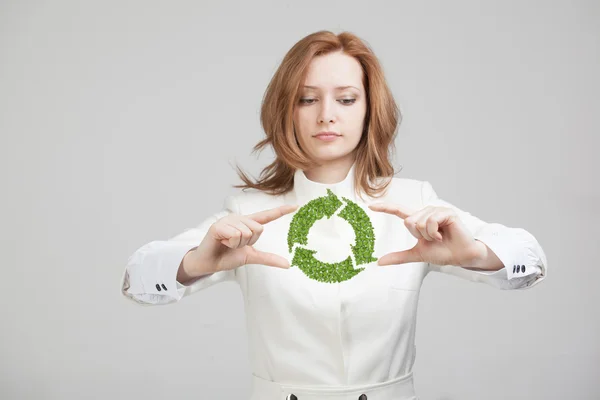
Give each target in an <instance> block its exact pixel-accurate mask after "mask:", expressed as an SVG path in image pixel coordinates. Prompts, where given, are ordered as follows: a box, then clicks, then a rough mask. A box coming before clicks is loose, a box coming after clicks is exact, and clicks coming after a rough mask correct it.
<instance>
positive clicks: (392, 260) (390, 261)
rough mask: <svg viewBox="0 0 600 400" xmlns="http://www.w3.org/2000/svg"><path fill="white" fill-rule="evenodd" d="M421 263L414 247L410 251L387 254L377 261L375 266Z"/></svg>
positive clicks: (420, 258)
mask: <svg viewBox="0 0 600 400" xmlns="http://www.w3.org/2000/svg"><path fill="white" fill-rule="evenodd" d="M421 261H423V258H422V257H421V255H420V254H419V252H418V251H417V250H416V246H415V247H413V248H412V249H408V250H402V251H396V252H393V253H388V254H386V255H385V256H383V257H380V258H379V260H377V265H395V264H406V263H411V262H421Z"/></svg>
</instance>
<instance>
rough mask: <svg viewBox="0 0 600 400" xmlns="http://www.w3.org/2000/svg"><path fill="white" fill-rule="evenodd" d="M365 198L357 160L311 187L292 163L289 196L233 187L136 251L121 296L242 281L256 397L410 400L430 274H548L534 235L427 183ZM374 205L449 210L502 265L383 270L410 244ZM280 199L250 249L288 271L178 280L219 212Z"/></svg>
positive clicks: (148, 301) (157, 297) (148, 296)
mask: <svg viewBox="0 0 600 400" xmlns="http://www.w3.org/2000/svg"><path fill="white" fill-rule="evenodd" d="M363 197H364V198H365V201H363V200H362V199H361V198H360V197H358V196H356V195H355V193H354V165H353V166H352V168H351V169H350V172H349V174H348V175H347V177H346V178H345V179H344V180H343V181H341V182H339V183H336V184H322V183H317V182H313V181H311V180H309V179H308V178H307V177H306V175H305V174H304V172H303V171H301V170H297V171H296V173H295V175H294V190H293V191H291V192H289V193H287V194H285V195H280V196H272V195H268V194H266V193H263V192H260V191H257V190H245V191H244V190H240V192H239V193H237V194H235V195H232V196H229V197H227V198H226V199H225V204H224V209H223V210H221V211H219V212H217V213H215V214H213V215H212V216H210V217H209V218H207V219H205V220H204V221H203V222H202V223H201V224H200V225H199V226H197V227H196V228H192V229H189V230H186V231H185V232H182V233H181V234H179V235H177V236H175V237H173V238H171V239H169V240H156V241H152V242H150V243H147V244H145V245H144V246H142V247H140V248H139V249H137V250H136V251H135V252H134V253H133V254H132V255H131V257H130V258H129V260H128V263H127V266H126V268H125V271H124V273H123V276H122V281H121V293H122V294H123V295H124V296H125V297H126V298H127V299H130V300H132V301H134V302H135V303H136V304H139V305H143V306H148V305H164V304H170V303H176V302H178V301H181V299H182V298H183V297H186V296H189V295H191V294H193V293H196V292H198V291H200V290H202V289H205V288H207V287H209V286H212V285H214V284H217V283H220V282H225V281H233V282H237V284H239V288H240V289H241V292H242V295H243V298H244V306H245V311H246V321H247V332H248V346H249V352H250V353H249V354H250V365H251V367H252V393H251V397H250V398H251V400H288V399H289V400H294V399H295V400H322V399H323V398H326V399H328V400H342V399H343V400H367V399H372V400H383V399H389V400H408V399H417V397H416V394H415V392H414V385H413V376H412V368H413V364H414V361H415V354H416V352H415V351H416V348H415V345H414V342H415V327H416V313H417V303H418V297H419V291H420V288H421V284H422V282H423V279H424V278H425V276H427V274H428V273H429V272H430V271H436V272H443V273H447V274H451V275H456V276H459V277H461V278H464V279H468V280H470V281H473V282H481V283H485V284H488V285H492V286H494V287H496V288H498V289H527V288H531V287H533V286H534V285H536V284H538V283H539V282H541V281H542V280H543V279H544V278H545V277H546V268H547V266H546V264H547V263H546V256H545V254H544V251H543V250H542V248H541V247H540V245H539V243H538V242H537V240H536V239H535V238H534V236H532V235H531V234H530V233H529V232H527V231H525V230H524V229H521V228H510V227H506V226H504V225H501V224H498V223H486V222H484V221H482V220H480V219H478V218H476V217H475V216H473V215H471V214H470V213H468V212H465V211H462V210H460V209H458V208H457V207H455V206H453V205H452V204H450V203H448V202H445V201H443V200H441V199H439V198H438V197H437V196H436V193H435V191H434V190H433V188H432V186H431V184H430V183H429V182H427V181H418V180H413V179H406V178H393V181H392V182H391V183H390V187H389V189H388V192H387V194H386V195H385V196H383V197H380V198H377V199H374V198H370V197H368V196H366V195H363ZM381 201H383V202H392V203H397V204H403V205H405V206H407V207H409V208H412V209H414V210H418V209H421V208H423V207H425V206H427V205H437V206H445V207H452V208H454V209H455V210H456V211H457V212H458V214H459V217H460V218H461V220H462V221H463V222H464V224H465V226H466V227H467V228H468V229H469V230H470V231H471V232H472V234H473V235H474V237H475V238H476V239H478V240H480V241H482V242H483V243H485V244H486V245H487V246H488V247H489V248H490V249H492V251H493V252H494V253H495V254H496V255H497V256H498V257H499V258H500V260H502V262H503V264H504V266H505V267H504V268H502V269H501V270H499V271H475V270H468V269H465V268H461V267H458V266H452V265H444V266H441V265H434V264H429V263H411V264H406V265H401V266H392V265H388V266H378V265H377V261H376V260H377V259H378V258H380V257H382V256H383V255H385V254H387V253H390V252H393V251H400V250H405V249H409V248H411V247H413V246H414V245H415V244H416V243H417V239H416V238H415V237H414V236H412V235H411V234H410V233H409V231H408V230H407V229H406V227H405V226H404V223H403V222H402V220H401V219H399V218H398V217H395V216H392V215H389V214H385V213H382V212H375V211H372V210H371V209H369V208H368V207H367V205H368V204H370V203H376V202H381ZM283 204H298V205H299V207H298V209H297V210H296V211H294V212H293V213H290V214H288V215H285V216H283V217H281V218H279V219H277V220H275V221H272V222H269V223H268V224H266V225H265V229H264V231H263V233H262V235H261V237H260V238H259V240H258V241H257V242H256V243H255V245H254V246H255V247H256V248H257V249H259V250H263V251H268V252H272V253H276V254H279V255H281V256H283V257H286V258H287V259H288V260H289V261H290V264H293V265H292V266H291V268H289V269H281V268H275V267H268V266H265V265H253V264H249V265H244V266H242V267H239V268H236V269H234V270H228V271H218V272H215V273H213V274H210V275H205V276H203V277H201V278H199V279H197V280H196V281H194V282H193V283H191V284H189V285H188V286H184V285H181V284H180V283H179V282H177V281H176V276H177V270H178V268H179V265H180V263H181V260H182V258H183V256H184V255H185V253H187V251H188V250H190V249H191V248H193V247H195V246H197V245H198V244H199V243H200V242H201V240H202V238H203V237H204V235H205V234H206V232H207V230H208V228H209V227H210V226H211V225H212V224H213V223H214V222H215V221H217V220H218V219H219V218H221V217H223V216H225V215H227V214H228V213H232V212H233V213H239V214H251V213H254V212H258V211H262V210H266V209H269V208H273V207H277V206H280V205H283ZM326 214H328V215H326Z"/></svg>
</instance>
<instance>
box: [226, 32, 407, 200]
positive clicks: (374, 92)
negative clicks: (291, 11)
mask: <svg viewBox="0 0 600 400" xmlns="http://www.w3.org/2000/svg"><path fill="white" fill-rule="evenodd" d="M336 51H342V52H344V53H345V54H347V55H349V56H352V57H354V58H355V59H356V60H358V62H359V63H360V65H361V67H362V70H363V77H362V83H363V86H364V88H365V92H366V95H367V110H366V115H365V121H364V125H363V126H364V130H363V134H362V137H361V139H360V141H359V143H358V145H357V147H356V148H355V149H354V151H355V156H356V157H355V163H356V164H355V177H354V178H355V181H354V184H355V186H354V187H355V188H356V189H357V191H359V190H360V191H362V192H364V193H366V194H367V195H369V196H371V197H378V196H380V195H382V194H383V193H381V192H383V191H385V189H386V187H387V186H388V185H389V183H390V181H391V179H384V180H383V181H384V182H383V184H377V181H378V180H377V179H376V178H379V177H384V178H388V177H389V178H391V177H392V176H393V175H394V168H393V166H392V164H391V162H390V158H391V157H392V154H393V153H394V152H395V147H394V138H395V137H396V134H397V130H398V127H399V124H400V122H401V118H402V116H401V113H400V109H399V108H398V106H397V105H396V102H395V101H394V98H393V96H392V93H391V91H390V89H389V88H388V86H387V83H386V80H385V77H384V73H383V69H382V67H381V65H380V63H379V61H378V59H377V57H376V56H375V54H374V53H373V51H372V50H371V49H370V47H369V46H368V45H367V44H366V43H365V42H364V41H363V40H361V39H360V38H358V37H357V36H356V35H354V34H352V33H350V32H342V33H340V34H338V35H336V34H334V33H333V32H330V31H325V30H322V31H318V32H315V33H312V34H310V35H308V36H306V37H304V38H303V39H301V40H300V41H298V42H297V43H296V44H295V45H294V46H293V47H292V48H291V49H290V50H289V51H288V52H287V54H286V55H285V57H284V59H283V61H282V62H281V64H280V66H279V68H278V69H277V71H276V72H275V74H274V76H273V78H272V79H271V81H270V83H269V85H268V86H267V89H266V91H265V93H264V96H263V101H262V105H261V112H260V121H261V125H262V128H263V130H264V132H265V134H266V138H264V139H263V140H261V141H260V142H259V143H258V144H256V145H255V146H254V148H253V150H252V153H255V152H259V151H262V150H263V149H264V148H265V147H266V146H267V145H271V146H272V147H273V150H274V152H275V154H276V158H275V160H274V161H273V162H272V163H271V164H269V165H268V166H266V167H265V168H264V169H263V170H262V172H261V174H260V178H259V179H258V180H257V181H256V182H253V181H252V180H251V179H250V178H249V177H248V176H247V175H246V174H245V173H244V172H243V171H242V170H241V169H240V168H239V167H237V166H236V169H237V173H238V175H239V177H240V178H241V179H242V181H244V184H240V185H233V187H236V188H242V189H248V188H253V189H257V190H261V191H265V192H267V193H269V194H273V195H279V194H284V193H287V192H289V191H290V190H292V189H293V187H294V172H295V171H296V169H302V170H306V169H310V168H312V167H313V166H315V165H318V164H316V161H315V160H312V159H311V158H310V157H309V156H308V155H307V154H306V153H305V152H304V151H303V150H302V149H301V148H300V146H299V144H298V142H297V139H296V136H295V131H294V126H293V125H294V124H293V113H294V107H295V106H296V103H297V102H298V101H299V94H300V85H301V84H302V82H304V79H305V77H306V74H307V70H308V66H309V64H310V62H311V61H312V59H313V58H315V57H317V56H320V55H325V54H328V53H331V52H336ZM358 195H359V196H360V195H361V194H360V193H358Z"/></svg>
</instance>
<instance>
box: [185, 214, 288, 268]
mask: <svg viewBox="0 0 600 400" xmlns="http://www.w3.org/2000/svg"><path fill="white" fill-rule="evenodd" d="M297 208H298V206H297V205H284V206H280V207H276V208H272V209H270V210H265V211H260V212H257V213H254V214H250V215H240V214H235V213H232V214H229V215H226V216H225V217H223V218H221V219H219V220H218V221H217V222H215V223H214V224H212V225H211V226H210V228H209V229H208V232H207V234H206V236H205V237H204V239H203V240H202V242H201V243H200V245H199V246H198V248H197V249H196V250H195V252H196V255H197V256H196V257H195V262H194V265H198V266H199V267H204V268H206V267H207V266H208V267H209V268H212V269H213V270H214V271H213V272H216V271H223V270H230V269H234V268H237V267H240V266H242V265H245V264H264V265H268V266H272V267H278V268H289V267H290V264H289V262H288V261H287V260H286V259H285V258H283V257H281V256H279V255H277V254H273V253H267V252H263V251H260V250H256V249H255V248H254V247H252V245H253V244H254V243H256V241H257V240H258V238H259V237H260V235H261V234H262V232H263V230H264V227H263V224H267V223H269V222H271V221H274V220H276V219H278V218H280V217H282V216H284V215H286V214H289V213H291V212H293V211H294V210H296V209H297ZM199 273H200V272H199V271H198V274H199ZM204 273H206V272H202V274H204ZM195 275H197V274H195Z"/></svg>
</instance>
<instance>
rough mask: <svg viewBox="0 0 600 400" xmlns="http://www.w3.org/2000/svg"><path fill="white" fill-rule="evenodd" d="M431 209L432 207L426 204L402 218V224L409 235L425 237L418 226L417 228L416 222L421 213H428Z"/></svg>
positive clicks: (418, 237) (419, 237)
mask: <svg viewBox="0 0 600 400" xmlns="http://www.w3.org/2000/svg"><path fill="white" fill-rule="evenodd" d="M432 209H433V207H431V206H427V207H425V208H422V209H420V210H419V211H417V212H415V213H414V214H413V215H411V216H410V217H408V218H406V219H404V226H406V228H407V229H408V231H409V232H410V233H411V235H413V236H414V237H416V238H417V239H425V238H424V236H423V234H422V233H421V231H420V230H419V228H417V223H418V222H419V220H420V218H421V217H422V216H423V215H427V214H429V213H430V212H431V210H432Z"/></svg>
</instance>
